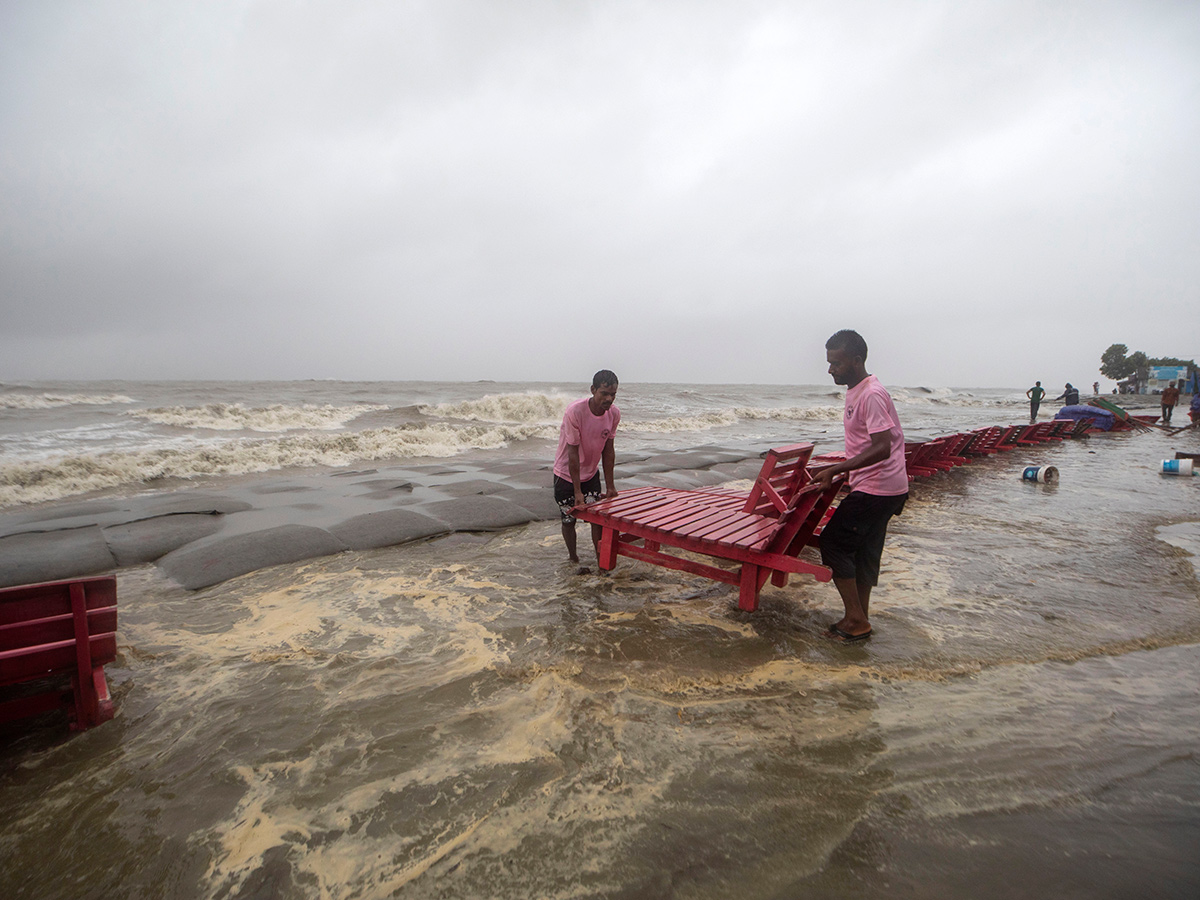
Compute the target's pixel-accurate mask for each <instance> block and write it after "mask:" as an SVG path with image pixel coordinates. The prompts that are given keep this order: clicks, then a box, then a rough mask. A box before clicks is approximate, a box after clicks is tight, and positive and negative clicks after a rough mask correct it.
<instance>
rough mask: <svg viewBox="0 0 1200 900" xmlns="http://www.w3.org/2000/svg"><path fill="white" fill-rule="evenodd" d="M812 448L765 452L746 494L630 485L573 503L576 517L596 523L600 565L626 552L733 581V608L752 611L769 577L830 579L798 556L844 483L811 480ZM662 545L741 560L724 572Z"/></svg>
mask: <svg viewBox="0 0 1200 900" xmlns="http://www.w3.org/2000/svg"><path fill="white" fill-rule="evenodd" d="M812 449H813V445H812V444H808V443H805V444H792V445H790V446H788V447H780V448H777V449H773V450H770V451H768V452H767V455H766V459H765V461H764V462H763V467H762V470H761V471H760V472H759V474H758V477H757V478H756V479H755V482H754V487H753V489H752V490H751V491H750V493H749V494H742V493H738V492H735V491H721V490H700V491H687V490H680V489H677V488H655V487H647V488H634V489H633V490H629V491H625V492H624V493H622V494H621V495H620V496H618V497H614V498H613V499H611V500H601V501H600V502H599V503H593V504H592V505H590V506H586V507H577V508H576V509H575V511H574V515H575V516H576V518H578V519H582V520H583V521H585V522H591V523H592V524H595V525H599V526H601V528H602V533H601V538H600V560H599V563H600V568H601V569H603V570H605V571H607V570H610V569H612V568H613V567H614V566H615V565H616V563H617V557H618V556H628V557H630V558H631V559H640V560H642V561H643V562H648V563H652V564H654V565H658V566H663V567H665V568H668V569H675V570H678V571H682V572H689V573H691V574H693V575H701V576H703V577H705V578H710V579H712V580H714V581H720V582H723V583H726V584H733V585H737V586H738V606H739V607H741V608H742V609H744V610H746V611H748V612H753V611H754V610H756V609H758V594H759V592H760V591H761V590H762V588H763V586H764V585H765V584H766V582H767V579H768V578H770V579H771V583H772V584H774V585H775V586H776V587H783V586H785V585H786V584H787V579H788V575H799V574H805V575H812V576H813V577H814V578H816V579H817V580H818V581H829V579H830V578H831V577H832V573H831V572H830V570H829V569H828V568H826V567H825V566H822V565H819V564H817V563H811V562H807V561H805V560H802V559H799V558H798V556H799V553H800V551H801V550H802V549H803V548H804V547H806V546H809V545H811V544H813V543H814V541H815V538H814V533H815V531H816V529H817V528H818V526H819V525H820V524H821V521H822V518H823V516H824V514H825V511H826V510H827V509H828V507H829V505H830V503H832V502H833V499H834V497H836V496H837V493H838V491H839V490H840V488H841V481H842V479H841V478H840V477H839V478H837V479H835V480H834V482H833V484H832V485H831V486H830V487H829V488H827V489H825V490H820V489H819V487H818V486H817V485H816V484H815V483H814V482H812V480H811V476H810V475H809V473H808V470H807V468H806V466H807V463H808V460H809V458H810V457H811V455H812ZM639 541H640V542H641V546H638V544H637V542H639ZM663 547H672V548H675V549H678V550H684V551H690V552H692V553H698V554H701V555H703V556H709V557H712V558H714V559H720V560H727V561H729V562H734V563H739V564H740V565H738V567H737V568H736V569H733V570H730V569H723V568H719V567H717V566H713V565H708V564H706V563H702V562H697V561H695V560H692V559H688V558H686V557H682V556H675V555H672V554H669V553H666V552H664V551H663V549H662V548H663Z"/></svg>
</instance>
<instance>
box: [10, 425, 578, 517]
mask: <svg viewBox="0 0 1200 900" xmlns="http://www.w3.org/2000/svg"><path fill="white" fill-rule="evenodd" d="M556 433H557V429H556V428H553V427H547V426H541V425H523V426H514V425H498V426H468V427H465V428H454V427H451V426H449V425H428V426H419V427H407V428H379V429H374V430H367V431H358V432H342V433H339V434H329V435H325V434H309V435H293V436H287V437H281V438H277V439H273V440H272V439H267V440H257V441H256V440H249V439H238V440H232V441H228V442H225V443H218V444H209V445H205V446H200V447H195V446H193V447H187V448H179V447H159V448H153V449H145V450H139V451H134V452H110V453H99V454H96V455H92V456H73V457H66V458H59V459H52V460H43V461H39V462H24V463H13V464H10V465H5V466H0V506H13V505H16V504H19V503H36V502H40V501H43V500H55V499H58V498H60V497H68V496H71V495H72V494H80V493H84V492H86V491H93V490H99V489H101V488H111V487H117V486H120V485H133V484H141V483H145V482H152V481H157V480H160V479H163V478H197V477H202V476H208V475H240V474H246V473H250V472H266V471H270V470H273V469H282V468H284V467H287V466H344V465H348V464H350V463H353V462H356V461H360V460H375V459H409V458H412V457H418V456H435V457H445V456H453V455H454V454H456V453H459V452H460V451H463V450H470V449H481V450H489V449H498V448H500V447H504V446H506V445H508V444H510V443H513V442H517V441H523V440H527V439H529V438H539V437H543V438H551V437H554V436H555V435H556Z"/></svg>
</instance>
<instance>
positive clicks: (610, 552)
mask: <svg viewBox="0 0 1200 900" xmlns="http://www.w3.org/2000/svg"><path fill="white" fill-rule="evenodd" d="M618 538H620V535H619V534H617V529H615V528H610V527H608V526H605V528H604V531H603V533H602V534H601V535H600V559H599V560H597V562H598V563H599V564H600V568H601V569H602V570H603V571H605V572H607V571H609V570H611V569H613V568H615V567H616V565H617V540H618Z"/></svg>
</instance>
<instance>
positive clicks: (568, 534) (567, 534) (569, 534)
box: [562, 522, 579, 563]
mask: <svg viewBox="0 0 1200 900" xmlns="http://www.w3.org/2000/svg"><path fill="white" fill-rule="evenodd" d="M562 534H563V540H564V541H566V544H567V555H568V556H570V557H571V562H573V563H577V562H579V554H578V553H577V552H576V547H575V523H574V522H572V523H571V524H570V525H568V524H567V523H566V522H563V523H562Z"/></svg>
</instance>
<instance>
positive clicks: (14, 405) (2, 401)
mask: <svg viewBox="0 0 1200 900" xmlns="http://www.w3.org/2000/svg"><path fill="white" fill-rule="evenodd" d="M134 402H135V401H134V399H133V398H132V397H126V396H125V395H124V394H0V409H55V408H58V407H61V406H110V405H112V404H114V403H134Z"/></svg>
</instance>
